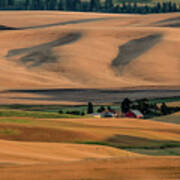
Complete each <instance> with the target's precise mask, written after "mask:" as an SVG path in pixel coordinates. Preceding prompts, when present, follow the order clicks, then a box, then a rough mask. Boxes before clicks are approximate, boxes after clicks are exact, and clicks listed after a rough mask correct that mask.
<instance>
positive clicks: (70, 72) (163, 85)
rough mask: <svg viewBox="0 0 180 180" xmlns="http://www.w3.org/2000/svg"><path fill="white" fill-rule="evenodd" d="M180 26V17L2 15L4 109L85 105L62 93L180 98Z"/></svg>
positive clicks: (0, 28) (174, 15)
mask: <svg viewBox="0 0 180 180" xmlns="http://www.w3.org/2000/svg"><path fill="white" fill-rule="evenodd" d="M179 21H180V16H179V14H178V13H173V14H160V15H159V14H158V15H145V16H143V15H128V14H127V15H122V14H120V15H113V14H101V13H99V14H98V13H71V12H50V11H49V12H40V11H36V12H23V11H22V12H16V11H15V12H8V11H5V12H0V39H1V43H0V49H1V54H0V60H1V61H0V63H1V64H0V70H1V76H0V82H1V87H0V90H1V93H0V96H1V99H2V100H1V103H19V102H21V103H34V104H35V103H46V104H47V103H54V104H55V103H61V102H62V103H66V102H68V103H73V102H75V103H78V102H79V101H80V100H79V99H80V98H79V97H78V98H75V99H73V98H72V97H71V98H70V99H68V98H67V97H66V94H62V95H61V93H60V94H58V93H57V95H55V92H52V90H56V89H71V90H72V89H75V90H76V89H116V90H117V89H118V90H121V89H123V88H124V89H126V88H129V89H132V88H135V89H138V90H139V89H145V90H146V89H149V88H150V89H161V92H159V94H158V96H159V95H162V96H165V95H167V93H169V94H170V95H177V94H179V85H180V76H179V74H180V65H179V56H180V52H179V48H178V47H179V45H180V31H179V27H178V24H179ZM17 89H18V90H22V89H23V90H29V91H27V92H26V91H20V92H19V91H13V90H17ZM167 89H171V91H170V92H166V91H165V92H164V94H162V91H163V90H167ZM10 90H11V91H10ZM33 90H36V91H33ZM38 90H46V91H45V92H44V91H38ZM173 90H175V91H173ZM177 90H178V92H177ZM7 91H8V92H7ZM9 91H10V92H9ZM48 91H49V92H48ZM120 93H121V92H120ZM155 93H156V94H157V92H152V91H150V92H148V93H146V94H145V95H144V96H153V95H154V94H155ZM71 94H73V96H76V92H71ZM87 95H88V96H91V95H89V94H88V93H86V95H85V97H84V99H85V100H84V99H82V101H80V102H84V101H85V102H87V101H88V100H87V98H86V97H87ZM101 96H102V94H101ZM124 96H127V95H124ZM141 96H143V95H141ZM57 97H59V99H58V98H57ZM92 97H93V95H92ZM110 101H112V98H111V100H110Z"/></svg>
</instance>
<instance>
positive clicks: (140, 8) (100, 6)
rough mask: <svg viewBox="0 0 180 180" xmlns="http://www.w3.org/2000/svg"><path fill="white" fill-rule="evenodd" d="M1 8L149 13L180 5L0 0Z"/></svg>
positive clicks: (178, 8)
mask: <svg viewBox="0 0 180 180" xmlns="http://www.w3.org/2000/svg"><path fill="white" fill-rule="evenodd" d="M0 9H1V10H61V11H82V12H107V13H135V14H149V13H168V12H178V11H180V6H179V4H176V3H172V2H171V1H169V2H163V3H160V2H157V3H156V4H154V5H153V4H142V3H138V2H136V1H134V2H130V1H129V2H127V1H124V0H120V1H118V3H115V2H114V1H113V0H105V1H101V0H89V1H84V0H0Z"/></svg>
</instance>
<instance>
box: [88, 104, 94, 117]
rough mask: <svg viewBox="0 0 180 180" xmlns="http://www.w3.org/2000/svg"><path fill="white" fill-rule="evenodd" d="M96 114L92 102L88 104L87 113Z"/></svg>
mask: <svg viewBox="0 0 180 180" xmlns="http://www.w3.org/2000/svg"><path fill="white" fill-rule="evenodd" d="M93 112H94V110H93V104H92V103H91V102H88V110H87V113H88V114H92V113H93Z"/></svg>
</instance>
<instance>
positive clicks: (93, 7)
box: [90, 0, 101, 11]
mask: <svg viewBox="0 0 180 180" xmlns="http://www.w3.org/2000/svg"><path fill="white" fill-rule="evenodd" d="M100 7H101V3H100V0H91V1H90V11H99V10H100Z"/></svg>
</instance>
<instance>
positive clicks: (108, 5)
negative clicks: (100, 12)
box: [104, 0, 113, 12]
mask: <svg viewBox="0 0 180 180" xmlns="http://www.w3.org/2000/svg"><path fill="white" fill-rule="evenodd" d="M104 6H105V10H106V11H107V12H111V11H112V9H113V1H112V0H105V5H104Z"/></svg>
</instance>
